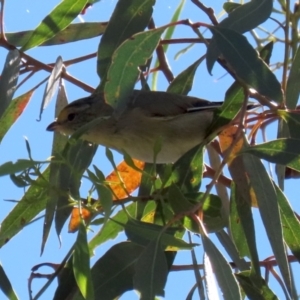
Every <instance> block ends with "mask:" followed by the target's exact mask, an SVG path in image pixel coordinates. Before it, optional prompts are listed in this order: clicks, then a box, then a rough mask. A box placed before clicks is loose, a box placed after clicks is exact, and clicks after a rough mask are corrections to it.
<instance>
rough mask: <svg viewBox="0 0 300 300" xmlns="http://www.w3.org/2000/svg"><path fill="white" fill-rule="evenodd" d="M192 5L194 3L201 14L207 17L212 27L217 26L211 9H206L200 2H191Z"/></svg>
mask: <svg viewBox="0 0 300 300" xmlns="http://www.w3.org/2000/svg"><path fill="white" fill-rule="evenodd" d="M192 3H194V4H195V5H196V6H197V7H199V8H200V9H201V10H202V11H203V12H205V14H206V15H207V16H208V17H209V19H210V21H211V22H212V23H213V24H214V25H218V24H219V22H218V20H217V18H216V16H215V12H214V10H213V9H212V8H211V7H207V6H205V5H204V4H203V3H202V2H200V1H199V0H192Z"/></svg>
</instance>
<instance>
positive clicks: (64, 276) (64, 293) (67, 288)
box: [53, 256, 77, 300]
mask: <svg viewBox="0 0 300 300" xmlns="http://www.w3.org/2000/svg"><path fill="white" fill-rule="evenodd" d="M74 289H76V290H77V286H76V281H75V277H74V271H73V256H71V258H70V259H69V260H68V262H67V263H66V264H65V266H64V268H63V270H62V272H61V273H60V274H59V277H58V286H57V289H56V291H55V294H54V297H53V300H61V299H67V298H68V296H69V295H70V294H72V295H73V293H74Z"/></svg>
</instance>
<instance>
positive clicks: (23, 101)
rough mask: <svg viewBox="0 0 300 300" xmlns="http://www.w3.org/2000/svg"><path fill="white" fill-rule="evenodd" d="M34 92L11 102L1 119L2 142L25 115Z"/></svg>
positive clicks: (0, 139)
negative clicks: (23, 114)
mask: <svg viewBox="0 0 300 300" xmlns="http://www.w3.org/2000/svg"><path fill="white" fill-rule="evenodd" d="M32 94H33V90H31V91H29V92H27V93H25V94H23V95H21V96H19V97H17V98H16V99H14V100H13V101H11V102H10V104H9V106H8V107H7V109H6V110H5V112H4V114H3V115H2V117H0V142H1V141H2V139H3V137H4V136H5V134H6V133H7V132H8V130H9V129H10V127H11V126H12V125H13V124H14V123H15V122H16V121H17V120H18V118H19V116H20V115H21V114H22V113H23V111H24V109H25V108H26V106H27V104H28V102H29V100H30V99H31V97H32Z"/></svg>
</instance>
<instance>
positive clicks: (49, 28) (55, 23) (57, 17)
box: [21, 0, 87, 51]
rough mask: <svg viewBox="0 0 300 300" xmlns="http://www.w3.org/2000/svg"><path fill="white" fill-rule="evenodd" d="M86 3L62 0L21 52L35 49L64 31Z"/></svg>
mask: <svg viewBox="0 0 300 300" xmlns="http://www.w3.org/2000/svg"><path fill="white" fill-rule="evenodd" d="M86 3H87V0H64V1H62V2H60V4H58V5H57V6H56V7H55V8H54V9H53V10H52V11H51V13H50V14H49V15H48V16H46V17H45V18H44V19H43V21H42V22H41V23H40V24H39V25H38V26H37V28H36V29H35V30H34V31H33V32H32V34H31V36H30V38H29V39H28V41H27V42H26V43H25V45H24V46H23V47H22V48H21V51H26V50H28V49H30V48H33V47H37V46H39V45H41V44H43V43H44V42H45V41H47V40H49V39H51V38H52V37H54V36H55V35H56V34H57V33H58V32H60V31H62V30H63V29H65V28H66V27H67V26H68V25H69V24H70V23H71V22H72V21H73V20H74V19H75V18H76V17H77V16H78V15H79V14H80V12H81V11H82V10H83V9H84V7H85V6H86Z"/></svg>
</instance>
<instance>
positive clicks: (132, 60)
mask: <svg viewBox="0 0 300 300" xmlns="http://www.w3.org/2000/svg"><path fill="white" fill-rule="evenodd" d="M164 30H165V28H158V29H153V30H149V31H146V32H141V33H137V34H135V35H134V36H132V37H131V39H128V40H126V41H125V42H124V43H123V44H122V45H121V46H120V47H119V48H118V49H117V50H116V51H115V52H114V54H113V56H112V62H111V65H110V67H109V69H108V71H107V78H108V81H107V83H106V84H105V88H104V95H105V99H106V101H107V102H108V103H109V104H111V105H112V106H113V107H114V108H117V110H120V111H122V110H123V109H124V107H125V106H126V104H127V103H126V100H127V99H128V96H129V95H130V94H131V93H132V90H133V88H134V85H135V83H136V80H137V78H138V76H139V72H140V71H139V68H138V67H139V66H141V65H144V64H146V61H147V59H149V58H150V56H151V55H152V53H153V51H154V50H155V48H156V47H157V45H158V43H159V40H160V36H161V34H162V33H163V31H164ZM112 78H113V80H112Z"/></svg>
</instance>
